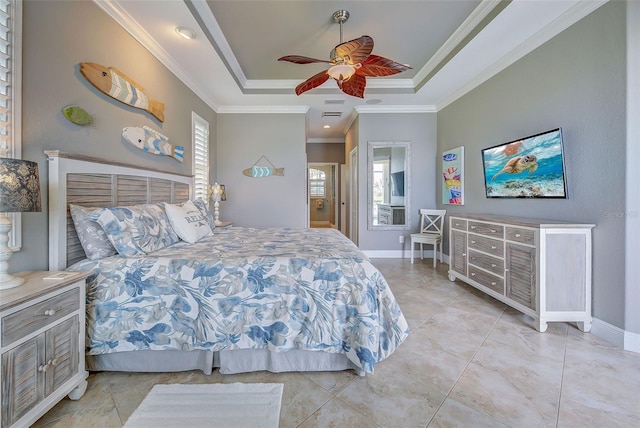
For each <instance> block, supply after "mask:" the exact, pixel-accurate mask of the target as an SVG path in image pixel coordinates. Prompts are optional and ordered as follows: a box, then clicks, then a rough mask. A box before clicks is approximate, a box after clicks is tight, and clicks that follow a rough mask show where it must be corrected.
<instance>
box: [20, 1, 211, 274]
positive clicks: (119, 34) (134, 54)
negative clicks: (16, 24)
mask: <svg viewBox="0 0 640 428" xmlns="http://www.w3.org/2000/svg"><path fill="white" fill-rule="evenodd" d="M23 12H24V21H23V26H24V28H23V101H22V103H23V104H22V110H23V111H22V113H23V114H22V121H23V122H22V139H23V141H22V157H23V158H24V159H28V160H32V161H36V162H38V164H39V169H40V182H41V185H42V198H43V201H42V202H43V212H41V213H25V214H23V215H22V222H23V224H22V242H23V245H22V250H21V251H20V252H18V253H16V254H14V255H13V257H12V259H11V263H10V268H11V269H10V270H11V272H17V271H22V270H37V269H47V267H48V250H47V234H48V232H47V230H48V220H47V218H48V216H47V211H48V204H47V197H48V192H47V182H48V180H47V173H48V170H47V165H46V157H45V155H44V153H43V150H45V149H58V150H62V151H64V152H68V153H74V154H81V155H88V156H94V157H101V158H104V159H107V160H112V161H120V162H127V163H132V164H135V165H138V166H142V167H151V168H160V169H163V170H166V171H168V172H178V173H184V174H191V164H192V160H191V159H192V156H193V154H192V150H191V112H192V111H195V112H196V113H198V114H199V115H200V116H201V117H202V118H204V119H205V120H207V121H209V123H210V126H211V128H212V129H215V126H216V123H215V121H216V117H215V112H214V111H213V110H212V109H211V108H209V107H208V106H207V105H206V104H205V103H204V102H203V101H202V100H201V99H200V98H198V97H197V96H196V95H195V94H194V93H193V92H191V90H189V89H188V88H187V87H186V86H185V85H184V84H183V83H182V82H180V81H179V80H178V79H177V78H176V76H174V75H173V74H172V73H171V72H170V71H169V70H167V69H166V68H165V67H164V66H163V65H162V64H161V63H160V62H159V61H158V60H157V59H156V58H155V57H154V56H152V55H151V54H150V53H149V52H148V51H147V50H146V49H144V48H143V47H142V46H141V45H140V44H139V43H138V42H137V41H135V39H133V38H132V37H131V36H130V35H129V34H128V33H127V32H125V31H124V30H123V29H122V28H121V27H120V26H119V25H118V24H116V22H115V21H113V20H112V19H111V18H110V17H109V16H108V15H107V14H106V13H104V12H103V11H102V10H101V9H100V8H99V7H98V6H96V5H95V4H94V3H93V2H89V1H85V2H58V1H56V2H47V1H27V2H24V11H23ZM80 62H95V63H98V64H102V65H105V66H113V67H116V68H118V69H120V70H121V71H122V72H124V73H125V74H127V75H128V76H129V77H130V78H132V79H134V80H135V81H136V82H137V83H138V84H139V85H141V86H142V87H143V88H144V89H145V92H146V93H147V94H148V96H149V97H150V98H152V99H155V100H158V101H161V102H164V103H165V105H166V108H165V122H164V123H160V122H159V121H157V120H156V119H155V118H153V117H152V116H151V115H150V114H148V113H146V112H144V111H142V110H139V109H136V108H133V107H129V106H126V105H125V104H122V103H120V102H119V101H116V100H113V99H111V98H110V97H108V96H106V95H104V94H103V93H102V92H100V91H98V90H97V89H96V88H94V87H93V86H92V85H91V84H90V83H88V82H87V81H86V79H85V78H84V76H82V75H81V74H80V72H79V68H78V64H79V63H80ZM74 104H75V105H80V106H82V107H83V108H84V109H85V110H87V111H88V112H89V113H90V114H92V115H94V116H95V118H96V125H95V127H81V126H77V125H74V124H72V123H70V122H68V121H67V120H66V119H65V118H64V117H63V116H62V114H61V112H60V109H61V108H62V107H65V106H67V105H74ZM143 125H147V126H149V127H151V128H153V129H156V130H158V131H159V132H161V133H163V134H164V135H166V136H168V137H169V138H170V142H172V143H173V144H178V145H183V146H185V162H184V163H183V164H181V163H179V162H178V161H176V160H174V159H171V158H168V157H160V156H154V155H150V154H148V153H144V152H142V151H140V150H139V149H137V148H135V147H133V146H131V145H130V144H129V143H126V142H124V141H123V140H122V138H121V133H122V128H124V127H125V126H143ZM211 146H212V151H213V152H215V134H213V135H212V138H211ZM213 173H214V170H212V174H213ZM213 177H215V176H214V175H213Z"/></svg>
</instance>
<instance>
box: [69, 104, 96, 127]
mask: <svg viewBox="0 0 640 428" xmlns="http://www.w3.org/2000/svg"><path fill="white" fill-rule="evenodd" d="M62 115H63V116H64V117H65V118H66V119H67V120H68V121H69V122H71V123H75V124H76V125H93V126H95V122H96V119H95V118H94V117H93V116H91V115H90V114H89V113H87V111H86V110H85V109H83V108H82V107H80V106H66V107H64V108H63V109H62Z"/></svg>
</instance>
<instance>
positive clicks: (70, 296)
mask: <svg viewBox="0 0 640 428" xmlns="http://www.w3.org/2000/svg"><path fill="white" fill-rule="evenodd" d="M79 308H80V290H79V289H78V288H74V289H73V290H69V291H66V292H64V293H62V294H59V295H57V296H54V297H52V298H50V299H47V300H44V301H42V302H40V303H36V304H35V305H32V306H29V307H27V308H24V309H21V310H19V311H17V312H14V313H12V314H10V315H7V316H5V317H3V318H2V321H1V322H2V334H1V336H2V346H6V345H8V344H10V343H12V342H14V341H16V340H18V339H20V338H22V337H24V336H27V335H29V334H31V333H33V332H34V331H36V330H38V329H40V328H42V327H45V326H47V325H49V324H51V323H53V322H55V321H56V320H58V319H60V318H62V317H64V316H66V315H69V314H70V313H72V312H74V311H77V310H78V309H79Z"/></svg>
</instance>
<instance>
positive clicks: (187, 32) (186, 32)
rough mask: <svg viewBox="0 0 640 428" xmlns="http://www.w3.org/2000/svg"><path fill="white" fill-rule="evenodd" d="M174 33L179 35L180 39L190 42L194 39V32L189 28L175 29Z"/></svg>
mask: <svg viewBox="0 0 640 428" xmlns="http://www.w3.org/2000/svg"><path fill="white" fill-rule="evenodd" d="M176 33H178V34H179V35H180V37H182V38H184V39H187V40H191V39H195V38H196V32H195V31H193V30H192V29H191V28H187V27H176Z"/></svg>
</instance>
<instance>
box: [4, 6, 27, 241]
mask: <svg viewBox="0 0 640 428" xmlns="http://www.w3.org/2000/svg"><path fill="white" fill-rule="evenodd" d="M21 55H22V1H19V0H0V157H9V158H16V159H20V158H21V157H22V150H21V134H20V133H21V130H22V124H21V111H22V92H21V88H22V81H21V80H22V57H21ZM8 215H9V216H10V217H11V221H12V222H13V228H12V230H11V234H10V236H9V246H10V247H11V248H12V249H14V250H18V249H20V246H21V245H22V237H21V231H22V225H21V218H22V217H21V215H20V213H10V214H8Z"/></svg>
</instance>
